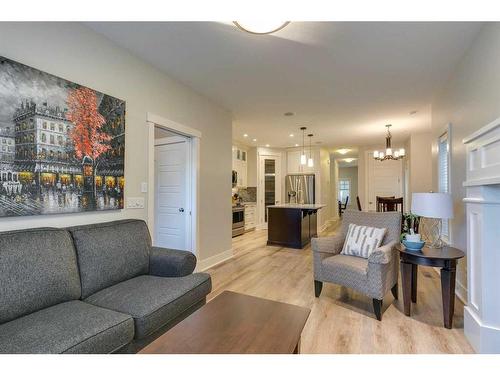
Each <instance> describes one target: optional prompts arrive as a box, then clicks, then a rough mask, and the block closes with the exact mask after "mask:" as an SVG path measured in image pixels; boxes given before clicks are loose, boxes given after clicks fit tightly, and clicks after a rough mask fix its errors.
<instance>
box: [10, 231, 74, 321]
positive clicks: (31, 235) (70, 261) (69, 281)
mask: <svg viewBox="0 0 500 375" xmlns="http://www.w3.org/2000/svg"><path fill="white" fill-rule="evenodd" d="M80 296H81V289H80V277H79V275H78V265H77V259H76V254H75V249H74V247H73V241H72V239H71V235H70V234H69V232H68V231H66V230H64V229H52V228H37V229H29V230H18V231H11V232H3V233H0V324H1V323H5V322H7V321H10V320H13V319H16V318H18V317H20V316H23V315H27V314H30V313H32V312H34V311H38V310H41V309H43V308H46V307H49V306H52V305H56V304H58V303H61V302H66V301H70V300H74V299H79V298H80Z"/></svg>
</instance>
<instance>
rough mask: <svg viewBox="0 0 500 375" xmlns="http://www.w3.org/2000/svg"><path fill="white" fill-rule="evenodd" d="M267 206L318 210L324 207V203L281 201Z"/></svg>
mask: <svg viewBox="0 0 500 375" xmlns="http://www.w3.org/2000/svg"><path fill="white" fill-rule="evenodd" d="M267 207H268V208H293V209H295V210H319V209H321V208H323V207H326V204H319V203H318V204H300V203H281V204H274V205H272V206H267Z"/></svg>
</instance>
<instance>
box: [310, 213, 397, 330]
mask: <svg viewBox="0 0 500 375" xmlns="http://www.w3.org/2000/svg"><path fill="white" fill-rule="evenodd" d="M350 223H353V224H356V225H365V226H371V227H376V228H387V232H386V234H385V236H384V239H383V240H382V244H381V246H380V247H378V248H377V249H376V250H375V251H373V252H372V253H371V254H370V256H369V257H368V259H365V258H361V257H356V256H350V255H342V254H340V252H341V251H342V247H343V245H344V240H345V238H346V235H347V230H348V228H349V224H350ZM400 234H401V212H363V211H352V210H347V211H345V212H344V217H343V219H342V228H341V231H340V232H339V233H338V234H337V235H335V236H332V237H319V238H313V239H312V249H313V261H314V292H315V295H316V297H319V296H320V294H321V289H322V288H323V283H324V282H330V283H334V284H339V285H343V286H345V287H348V288H352V289H355V290H357V291H358V292H361V293H363V294H365V295H367V296H368V297H371V298H372V299H373V309H374V311H375V315H376V317H377V319H378V320H382V300H383V298H384V296H385V295H386V293H387V292H388V291H389V289H391V291H392V294H393V295H394V298H396V299H397V298H398V259H399V255H398V251H397V249H396V245H397V244H398V243H399V237H400Z"/></svg>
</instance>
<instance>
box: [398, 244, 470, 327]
mask: <svg viewBox="0 0 500 375" xmlns="http://www.w3.org/2000/svg"><path fill="white" fill-rule="evenodd" d="M398 249H399V255H400V258H401V281H402V284H403V305H404V312H405V315H407V316H410V311H411V303H412V302H413V303H416V302H417V272H418V266H419V265H421V266H430V267H439V268H441V293H442V299H443V322H444V326H445V327H446V328H451V327H452V326H453V313H454V310H455V278H456V269H457V262H458V260H459V259H460V258H463V257H464V256H465V254H464V253H463V251H461V250H458V249H455V248H454V247H450V246H444V247H442V248H439V249H435V248H430V247H427V246H424V247H423V248H422V250H418V251H414V250H407V249H406V248H405V247H404V245H402V244H400V245H399V246H398Z"/></svg>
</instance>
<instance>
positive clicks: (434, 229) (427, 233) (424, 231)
mask: <svg viewBox="0 0 500 375" xmlns="http://www.w3.org/2000/svg"><path fill="white" fill-rule="evenodd" d="M419 229H420V235H421V237H422V240H423V241H425V242H426V243H427V246H428V247H431V248H434V249H440V248H442V247H443V246H444V242H443V240H442V238H441V229H442V226H441V219H434V218H429V217H422V218H420V227H419Z"/></svg>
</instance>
